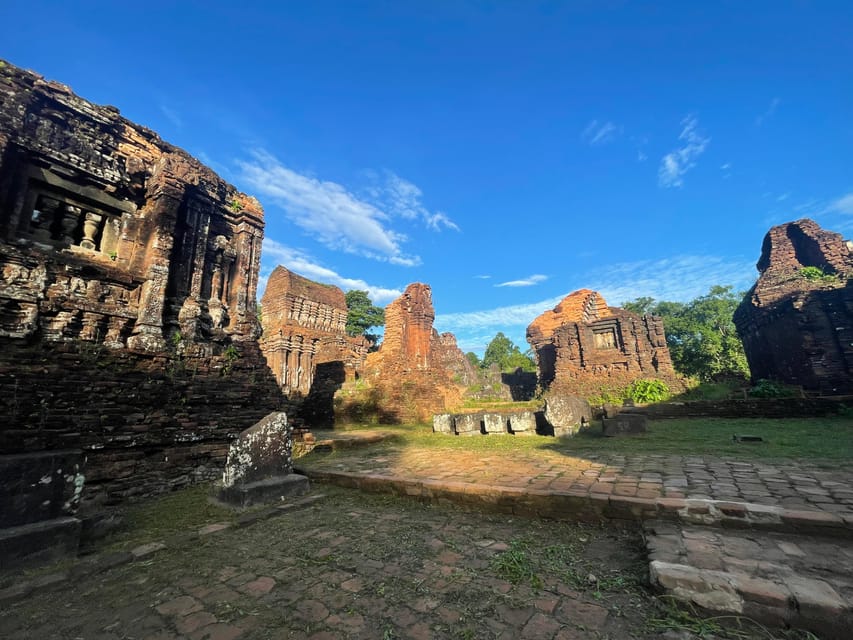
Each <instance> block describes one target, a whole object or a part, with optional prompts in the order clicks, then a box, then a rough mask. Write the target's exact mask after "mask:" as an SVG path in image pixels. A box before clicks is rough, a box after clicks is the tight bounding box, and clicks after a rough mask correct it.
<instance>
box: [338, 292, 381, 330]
mask: <svg viewBox="0 0 853 640" xmlns="http://www.w3.org/2000/svg"><path fill="white" fill-rule="evenodd" d="M346 301H347V335H350V336H361V335H363V336H366V337H368V338H370V339H372V340H374V341H375V340H376V336H375V335H374V334H371V333H368V329H370V328H372V327H381V326H382V325H384V324H385V309H383V308H382V307H377V306H375V305H374V304H373V301H372V300H371V299H370V296H368V295H367V291H360V290H359V289H352V290H351V291H347V292H346Z"/></svg>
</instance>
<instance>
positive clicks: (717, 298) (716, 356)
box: [622, 285, 749, 380]
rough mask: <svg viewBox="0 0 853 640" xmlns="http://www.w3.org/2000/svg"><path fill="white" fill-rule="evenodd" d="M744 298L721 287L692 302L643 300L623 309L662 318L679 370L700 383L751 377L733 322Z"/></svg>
mask: <svg viewBox="0 0 853 640" xmlns="http://www.w3.org/2000/svg"><path fill="white" fill-rule="evenodd" d="M742 297H743V296H742V295H741V294H737V293H734V292H733V291H732V287H730V286H727V287H723V286H719V285H717V286H713V287H711V289H710V291H709V292H708V293H707V294H706V295H704V296H699V297H698V298H696V299H694V300H691V301H690V302H667V301H660V302H656V301H655V300H654V299H653V298H648V297H643V298H637V299H636V300H633V301H631V302H626V303H624V304H623V305H622V307H623V308H624V309H626V310H627V311H633V312H634V313H647V314H651V315H655V316H660V317H661V318H662V319H663V327H664V331H665V332H666V342H667V345H668V346H669V352H670V355H671V356H672V363H673V365H674V366H675V368H676V370H678V371H679V373H682V374H684V375H688V376H695V377H697V378H699V379H700V380H712V379H714V378H717V377H721V376H738V377H748V376H749V366H748V365H747V362H746V355H745V354H744V352H743V343H741V341H740V337H739V336H738V335H737V330H736V329H735V324H734V322H733V321H732V316H733V315H734V311H735V309H736V308H737V306H738V304H739V303H740V301H741V299H742Z"/></svg>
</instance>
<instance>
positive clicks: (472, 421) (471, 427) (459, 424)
mask: <svg viewBox="0 0 853 640" xmlns="http://www.w3.org/2000/svg"><path fill="white" fill-rule="evenodd" d="M482 419H483V416H482V414H479V413H464V414H461V415H458V416H456V433H458V434H459V435H460V436H478V435H480V433H481V432H480V422H481V421H482Z"/></svg>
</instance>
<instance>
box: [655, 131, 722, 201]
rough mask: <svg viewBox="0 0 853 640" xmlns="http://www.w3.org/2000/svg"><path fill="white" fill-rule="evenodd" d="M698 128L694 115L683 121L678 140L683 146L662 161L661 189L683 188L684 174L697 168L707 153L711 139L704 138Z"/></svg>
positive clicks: (660, 172) (659, 182)
mask: <svg viewBox="0 0 853 640" xmlns="http://www.w3.org/2000/svg"><path fill="white" fill-rule="evenodd" d="M698 127H699V122H698V120H697V119H696V116H694V115H688V116H687V117H686V118H684V120H682V121H681V133H680V134H679V136H678V139H679V140H681V142H682V143H683V144H682V145H681V146H680V147H678V148H677V149H674V150H673V151H670V152H669V153H668V154H666V155H665V156H664V157H663V158H662V159H661V163H660V167H659V168H658V185H660V186H661V187H664V188H670V187H681V186H682V185H683V184H684V174H686V173H687V172H688V171H689V170H690V169H692V168H693V167H695V166H696V160H697V158H699V156H701V155H702V154H703V153H704V152H705V148H706V147H707V146H708V143H709V142H711V139H710V138H706V137H704V136H703V135H702V134H701V133H700V132H699V129H698Z"/></svg>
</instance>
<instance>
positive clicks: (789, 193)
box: [776, 191, 791, 202]
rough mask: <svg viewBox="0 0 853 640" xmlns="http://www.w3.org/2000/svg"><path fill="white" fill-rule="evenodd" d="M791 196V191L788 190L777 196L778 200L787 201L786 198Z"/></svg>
mask: <svg viewBox="0 0 853 640" xmlns="http://www.w3.org/2000/svg"><path fill="white" fill-rule="evenodd" d="M790 197H791V192H790V191H786V192H785V193H783V194H782V195H779V196H776V202H785V200H787V199H788V198H790Z"/></svg>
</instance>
